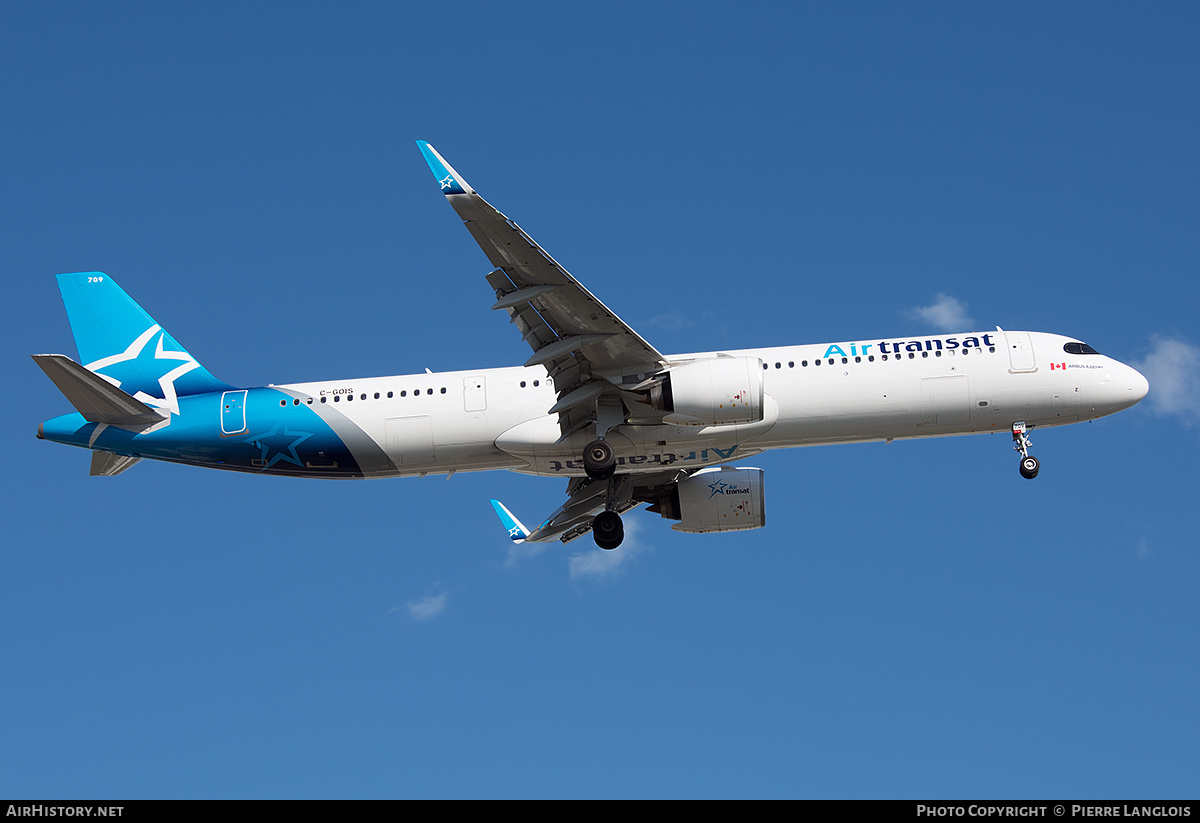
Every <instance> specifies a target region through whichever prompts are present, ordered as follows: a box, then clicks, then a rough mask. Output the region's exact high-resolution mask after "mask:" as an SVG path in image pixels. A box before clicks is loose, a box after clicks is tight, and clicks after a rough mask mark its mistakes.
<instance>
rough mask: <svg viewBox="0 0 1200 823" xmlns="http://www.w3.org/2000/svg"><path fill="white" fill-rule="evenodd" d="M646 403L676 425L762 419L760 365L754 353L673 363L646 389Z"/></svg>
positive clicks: (703, 424) (751, 421)
mask: <svg viewBox="0 0 1200 823" xmlns="http://www.w3.org/2000/svg"><path fill="white" fill-rule="evenodd" d="M650 405H651V407H653V408H655V409H658V410H659V411H665V412H667V415H666V417H665V418H664V422H667V423H672V424H674V425H677V426H720V425H723V424H726V423H757V422H758V421H760V420H762V419H763V367H762V361H761V360H759V359H758V358H757V357H709V358H705V359H703V360H693V361H692V362H690V363H684V364H682V365H679V366H675V367H674V368H672V369H671V370H670V371H669V372H667V374H666V376H665V377H664V378H663V381H662V383H660V384H659V385H657V386H655V387H654V388H653V389H651V390H650Z"/></svg>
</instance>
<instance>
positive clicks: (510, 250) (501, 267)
mask: <svg viewBox="0 0 1200 823" xmlns="http://www.w3.org/2000/svg"><path fill="white" fill-rule="evenodd" d="M417 145H418V146H419V147H420V149H421V153H422V154H423V155H424V156H425V161H426V162H427V163H428V164H429V168H430V169H431V170H432V171H433V175H434V177H435V178H436V179H437V181H438V183H439V184H440V185H441V187H442V192H443V193H444V194H445V195H446V199H447V200H449V201H450V205H451V206H453V207H454V210H455V211H456V212H458V215H459V217H461V218H462V220H463V223H464V224H465V225H466V227H467V230H468V231H469V232H471V236H472V237H474V238H475V242H477V243H478V244H479V247H480V248H481V249H483V253H484V254H486V255H487V257H488V259H489V260H490V261H491V262H492V265H493V266H495V267H496V269H495V271H493V272H492V273H491V274H489V275H488V277H487V280H488V283H490V284H491V286H492V288H493V289H495V292H496V303H495V304H494V305H493V306H492V308H493V309H503V310H505V311H507V312H508V315H509V317H510V318H511V321H512V322H513V323H514V324H516V326H517V328H518V329H519V330H520V332H521V335H522V337H523V338H524V340H525V342H527V343H528V344H529V346H530V348H532V349H533V355H532V356H531V357H530V358H529V359H528V360H527V361H526V362H525V365H526V366H536V365H541V366H545V367H546V370H547V371H548V372H549V373H550V376H551V377H552V378H553V380H554V388H555V389H556V390H557V391H558V397H559V402H558V403H557V404H556V405H555V407H554V410H555V411H556V412H557V413H558V414H559V418H560V424H561V426H562V428H563V431H564V433H566V432H569V431H571V430H573V429H574V428H577V427H579V426H580V425H582V424H583V423H584V422H587V419H589V418H590V419H592V420H594V419H595V405H594V404H593V403H591V402H590V401H592V400H594V399H595V398H596V397H597V396H598V395H600V394H601V393H605V392H606V391H608V390H609V387H608V386H607V385H603V384H597V383H595V382H594V381H593V379H592V378H593V376H595V377H596V378H599V377H600V376H601V375H602V374H603V375H606V376H608V377H609V378H611V379H612V380H613V381H614V382H621V381H620V378H621V376H623V375H631V374H640V373H647V372H653V371H656V370H657V369H658V368H659V367H660V365H661V364H662V363H664V362H665V358H664V357H663V356H662V355H661V354H660V353H659V352H658V350H656V349H655V348H654V347H653V346H651V345H650V344H649V343H647V342H646V341H645V340H643V339H642V338H641V336H640V335H638V333H637V332H635V331H634V330H633V329H631V328H630V327H629V326H628V325H626V324H625V323H624V321H622V320H621V318H619V317H617V315H616V314H615V313H613V311H612V310H611V309H609V308H608V307H607V306H605V305H604V304H603V303H601V302H600V301H599V300H598V299H597V298H596V297H595V296H594V295H593V294H592V293H591V292H589V291H588V290H587V289H585V288H584V287H583V286H582V285H581V284H580V283H579V281H577V280H576V279H575V278H574V277H572V276H571V275H570V274H569V273H568V272H567V270H566V269H564V268H563V267H562V266H560V265H559V264H558V263H557V262H556V261H555V260H554V258H553V257H551V256H550V255H549V254H547V253H546V252H545V251H544V250H543V249H542V247H541V246H539V245H538V244H537V243H535V242H534V241H533V239H532V238H531V237H530V236H529V235H527V234H526V233H525V232H523V231H522V230H521V228H520V226H518V225H517V224H516V223H514V222H513V221H511V220H509V219H508V218H507V217H505V216H504V215H503V214H501V213H500V212H498V211H496V209H495V208H493V207H492V206H491V205H490V204H489V203H488V202H487V201H486V200H484V199H483V198H482V197H480V196H479V195H478V194H477V193H476V192H475V190H474V189H472V188H471V187H470V185H468V183H467V182H466V180H464V179H463V178H462V176H461V175H460V174H459V173H458V172H456V171H455V170H454V169H453V168H451V167H450V164H449V163H447V162H446V161H445V160H444V159H442V156H441V155H440V154H438V153H437V151H436V150H435V149H434V148H433V146H431V145H429V144H428V143H426V142H425V141H423V140H418V141H417ZM589 383H591V385H588V384H589Z"/></svg>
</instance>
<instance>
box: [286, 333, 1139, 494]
mask: <svg viewBox="0 0 1200 823" xmlns="http://www.w3.org/2000/svg"><path fill="white" fill-rule="evenodd" d="M1071 342H1072V338H1068V337H1063V336H1060V335H1054V334H1045V333H1039V332H1002V331H999V330H997V331H994V332H987V333H969V334H959V335H929V336H923V337H919V338H917V337H914V338H904V339H894V340H881V341H880V340H877V341H870V342H852V343H838V344H832V345H830V344H819V345H802V346H785V347H779V348H768V349H744V350H740V351H730V352H720V353H718V352H706V353H697V354H688V355H680V356H675V357H670V358H668V359H669V361H670V362H672V363H678V362H684V361H688V360H694V359H699V358H705V357H715V356H717V355H718V354H729V355H733V356H735V357H750V358H758V359H760V360H761V361H762V362H763V364H764V366H765V370H764V375H763V376H764V381H765V385H764V391H765V398H764V410H763V411H764V413H763V419H762V420H761V421H759V422H756V423H750V424H738V425H721V426H682V425H668V424H663V423H657V422H654V418H653V415H652V414H650V413H649V407H646V411H647V414H646V419H645V421H644V424H639V422H638V420H639V414H638V404H637V403H631V402H629V399H630V398H629V397H626V400H627V402H626V405H627V407H628V408H629V412H630V414H629V418H630V422H628V423H625V424H624V425H621V426H619V427H617V428H616V429H614V430H613V431H611V432H609V433H608V434H607V439H608V441H609V442H610V443H611V444H612V445H613V446H614V448H615V450H616V453H617V456H618V471H619V472H640V471H655V470H661V469H663V468H664V467H666V466H678V467H679V468H697V467H701V466H705V465H713V464H720V463H725V462H729V461H733V460H739V459H741V458H744V457H746V456H749V455H752V454H757V453H759V452H762V451H766V450H768V449H779V448H791V447H797V446H812V445H822V444H830V443H850V442H865V441H872V440H891V439H901V438H917V437H939V436H947V435H958V434H977V433H983V432H995V431H1001V432H1007V431H1009V430H1010V429H1011V427H1012V424H1013V423H1014V422H1017V421H1024V422H1025V423H1026V424H1028V425H1029V426H1030V427H1037V426H1058V425H1064V424H1067V423H1076V422H1079V421H1081V420H1089V419H1093V418H1097V417H1102V416H1104V415H1107V414H1112V413H1114V412H1117V411H1120V410H1121V409H1125V408H1128V407H1129V406H1131V405H1133V404H1134V403H1136V402H1137V401H1138V400H1140V399H1141V398H1142V397H1144V396H1145V394H1146V391H1147V384H1146V380H1145V378H1143V377H1142V375H1140V374H1139V373H1138V372H1137V371H1136V370H1134V369H1132V368H1130V367H1129V366H1126V365H1124V364H1122V363H1120V362H1118V361H1116V360H1113V359H1111V358H1109V357H1105V356H1104V355H1100V354H1071V353H1068V352H1067V351H1065V349H1064V345H1065V344H1067V343H1071ZM274 388H275V389H277V390H279V391H282V392H285V393H286V394H288V395H291V396H293V397H295V398H298V399H299V400H300V402H302V403H305V404H308V405H310V406H320V405H324V408H323V409H321V411H322V412H323V416H325V417H327V419H328V418H329V417H330V416H331V415H332V416H335V417H342V416H344V418H345V419H346V421H347V422H348V423H350V424H353V426H354V427H356V428H357V429H359V430H361V431H362V432H363V433H364V434H365V435H366V437H368V438H369V439H370V440H371V441H373V444H374V445H375V446H378V448H380V449H382V451H383V452H384V453H385V454H386V460H382V461H380V460H376V461H375V462H374V464H373V466H374V467H373V468H372V469H371V470H370V471H368V472H366V474H368V476H377V477H381V476H397V475H421V474H429V473H446V472H457V471H480V470H486V469H511V470H514V471H520V472H527V473H531V474H539V475H548V476H563V475H566V476H572V475H582V474H584V469H583V464H582V460H581V459H580V455H581V453H582V451H583V447H584V445H585V444H586V443H587V442H588V441H590V440H592V439H594V438H595V436H596V431H595V429H594V428H593V427H588V428H585V429H583V430H581V431H578V432H575V433H573V434H572V435H570V436H568V437H563V435H562V432H561V431H560V429H559V422H558V416H557V415H556V414H555V415H552V414H548V410H549V409H550V408H551V406H553V405H554V404H555V402H556V396H555V391H554V387H553V385H552V382H551V380H550V379H549V378H548V377H547V374H546V371H545V370H544V369H543V368H540V367H534V368H521V367H515V368H501V369H478V370H472V371H459V372H440V373H436V374H429V373H426V374H414V375H402V376H395V377H379V378H366V379H358V380H336V381H323V382H315V383H297V384H290V385H286V386H275V387H274ZM659 417H660V418H661V415H659ZM335 428H336V426H335Z"/></svg>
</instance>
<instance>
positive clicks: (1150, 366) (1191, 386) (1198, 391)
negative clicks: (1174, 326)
mask: <svg viewBox="0 0 1200 823" xmlns="http://www.w3.org/2000/svg"><path fill="white" fill-rule="evenodd" d="M1132 365H1133V367H1134V368H1136V369H1137V370H1138V371H1140V372H1141V373H1142V374H1144V375H1145V376H1146V379H1147V380H1149V381H1150V394H1149V396H1148V397H1147V398H1146V400H1147V403H1148V404H1149V406H1150V408H1151V409H1152V410H1153V411H1154V413H1155V414H1161V415H1167V416H1171V417H1178V418H1179V419H1180V420H1181V422H1183V424H1184V425H1186V426H1192V425H1195V424H1197V423H1200V346H1197V345H1196V344H1195V343H1192V342H1191V341H1189V340H1185V339H1184V338H1182V337H1179V336H1173V337H1163V336H1156V337H1154V338H1153V339H1152V340H1151V341H1150V353H1149V354H1148V355H1147V356H1146V358H1145V359H1144V360H1142V361H1141V362H1136V363H1133V364H1132Z"/></svg>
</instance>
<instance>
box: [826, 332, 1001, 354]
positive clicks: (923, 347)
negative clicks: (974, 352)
mask: <svg viewBox="0 0 1200 823" xmlns="http://www.w3.org/2000/svg"><path fill="white" fill-rule="evenodd" d="M994 338H995V335H994V334H992V333H991V332H988V333H987V334H980V335H969V336H967V337H957V336H956V337H929V338H926V339H925V340H881V341H879V342H878V343H851V344H849V345H850V351H849V352H847V351H846V350H845V349H844V348H842V346H839V345H837V344H834V345H832V346H830V347H829V348H827V349H826V350H825V354H823V355H821V356H822V357H834V356H837V357H858V356H861V355H867V354H870V353H871V349H875V350H876V351H878V352H879V353H880V354H902V353H903V352H908V351H911V352H918V351H940V350H942V349H947V350H950V349H958V348H963V349H978V348H982V347H983V346H987V347H989V348H991V347H992V346H995V345H996V341H995V339H994ZM980 341H982V342H980Z"/></svg>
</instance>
